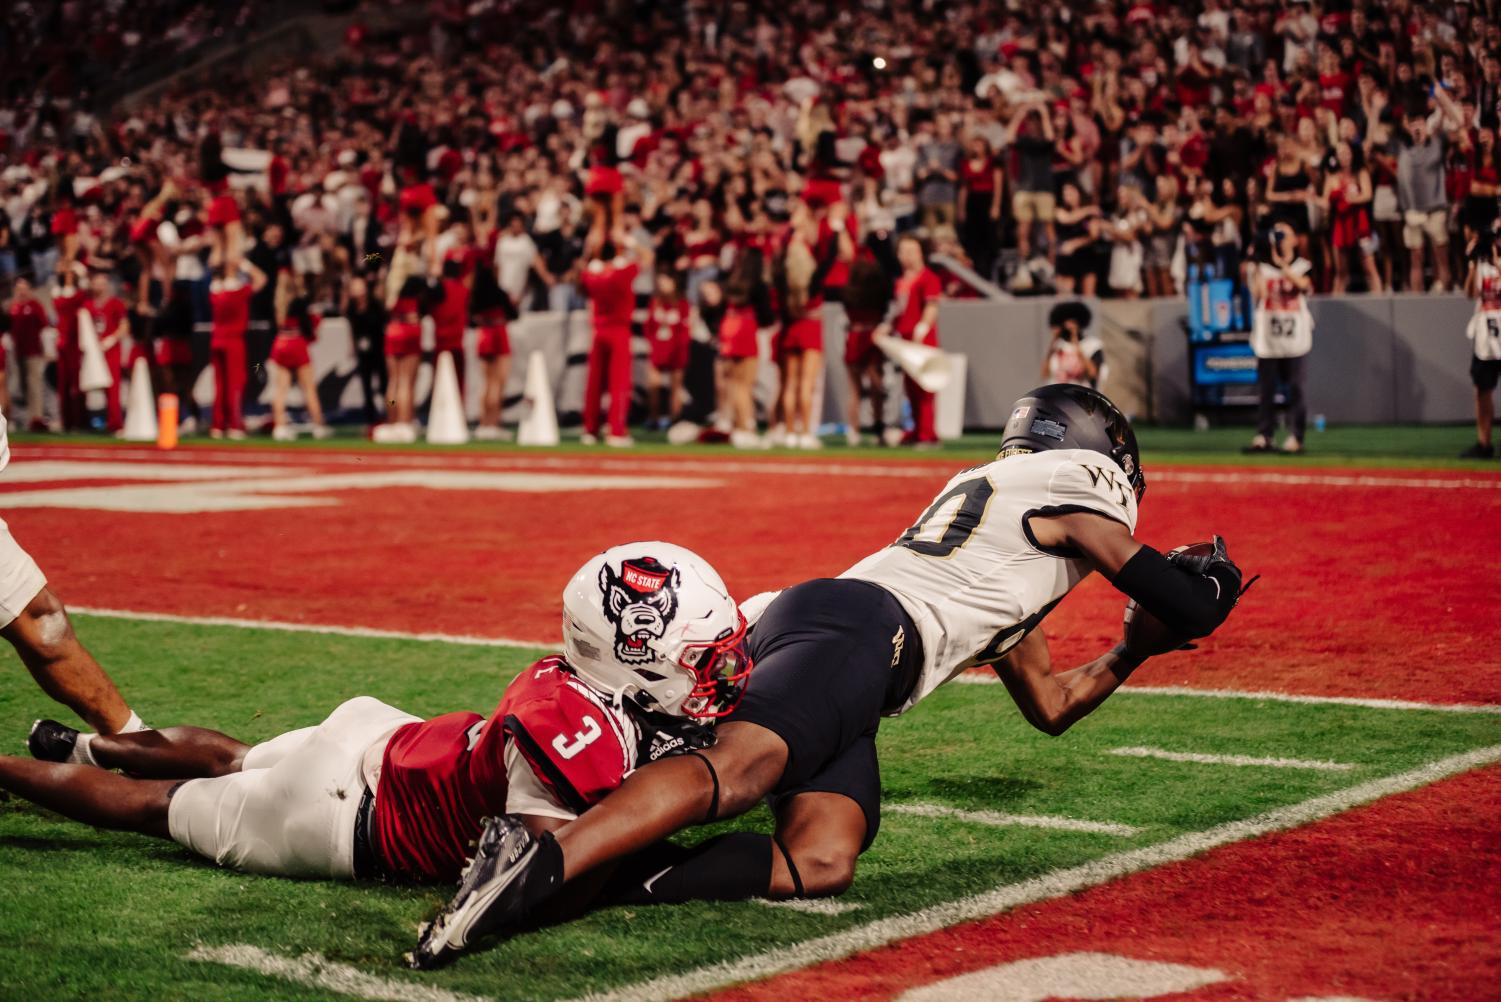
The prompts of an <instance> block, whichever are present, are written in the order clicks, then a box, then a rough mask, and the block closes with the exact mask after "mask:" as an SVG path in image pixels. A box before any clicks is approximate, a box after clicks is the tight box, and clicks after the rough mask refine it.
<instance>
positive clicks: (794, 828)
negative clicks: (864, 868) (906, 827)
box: [767, 793, 865, 898]
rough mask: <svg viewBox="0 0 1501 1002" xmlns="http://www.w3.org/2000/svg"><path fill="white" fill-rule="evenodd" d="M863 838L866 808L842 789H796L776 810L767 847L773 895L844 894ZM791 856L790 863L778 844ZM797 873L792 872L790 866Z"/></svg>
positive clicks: (849, 882)
mask: <svg viewBox="0 0 1501 1002" xmlns="http://www.w3.org/2000/svg"><path fill="white" fill-rule="evenodd" d="M864 843H865V813H864V812H863V811H861V810H860V805H859V804H857V803H855V801H853V800H851V799H850V798H849V797H846V796H845V795H844V794H842V793H800V794H798V795H797V796H795V797H793V798H791V799H790V800H788V801H787V803H786V805H785V806H783V808H782V810H781V811H780V812H778V814H777V834H776V840H775V842H774V845H773V849H772V853H771V888H770V890H769V892H768V894H767V896H768V897H771V898H792V897H802V898H818V897H829V896H832V895H835V894H843V893H844V892H845V891H847V890H849V886H850V884H851V883H853V882H854V879H855V860H856V859H858V858H859V856H860V850H861V849H862V848H863V847H864ZM776 846H780V847H781V849H782V850H785V851H786V852H787V854H789V855H790V856H791V857H792V866H790V867H789V866H788V865H787V858H786V856H784V855H783V854H782V851H780V850H778V849H777V848H776ZM794 869H795V870H796V874H797V876H796V877H795V878H794V876H793V872H794Z"/></svg>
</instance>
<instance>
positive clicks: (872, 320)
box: [844, 252, 891, 446]
mask: <svg viewBox="0 0 1501 1002" xmlns="http://www.w3.org/2000/svg"><path fill="white" fill-rule="evenodd" d="M890 306H891V278H890V277H889V276H888V275H887V274H886V271H885V269H883V268H882V267H881V263H880V262H879V261H877V260H876V258H875V255H874V254H871V253H869V252H864V253H862V254H861V255H860V257H858V258H857V259H856V260H855V263H854V264H853V265H852V266H851V267H850V280H849V284H848V285H847V286H845V290H844V312H845V314H846V315H847V316H848V317H849V331H848V333H847V334H846V335H845V339H844V371H845V374H846V375H847V376H848V378H849V399H848V404H847V406H848V407H849V415H848V420H849V427H848V428H847V429H846V430H845V440H846V441H847V442H848V443H849V444H850V445H851V446H858V445H859V444H860V405H861V402H862V401H865V400H869V401H870V413H871V420H872V421H873V422H874V425H875V434H876V441H878V442H879V441H880V440H881V433H882V431H883V430H884V427H885V422H884V420H883V418H884V416H885V415H884V411H885V407H886V387H885V385H884V382H883V380H882V378H881V376H882V373H881V369H882V365H883V362H884V361H885V356H883V355H882V354H881V349H879V348H877V347H876V345H875V341H874V340H873V338H874V336H875V331H876V328H877V327H879V326H880V325H881V321H882V320H884V319H885V317H886V311H887V310H888V309H889V308H890Z"/></svg>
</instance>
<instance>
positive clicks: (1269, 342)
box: [1246, 222, 1313, 452]
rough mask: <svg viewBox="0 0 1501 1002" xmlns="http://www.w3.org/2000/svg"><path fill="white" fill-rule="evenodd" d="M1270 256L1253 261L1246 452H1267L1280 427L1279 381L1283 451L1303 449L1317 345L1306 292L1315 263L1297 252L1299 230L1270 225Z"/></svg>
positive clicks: (1311, 286) (1281, 225)
mask: <svg viewBox="0 0 1501 1002" xmlns="http://www.w3.org/2000/svg"><path fill="white" fill-rule="evenodd" d="M1268 244H1269V246H1268V254H1267V258H1268V260H1265V261H1260V262H1257V263H1256V264H1253V265H1251V267H1250V271H1251V281H1250V285H1251V299H1252V316H1251V350H1252V351H1253V352H1255V354H1256V385H1257V389H1258V391H1259V393H1260V403H1259V405H1258V407H1257V410H1256V437H1255V438H1253V439H1251V445H1250V446H1249V448H1247V450H1246V451H1247V452H1269V451H1271V448H1272V436H1273V435H1274V434H1275V433H1276V431H1277V410H1276V397H1277V386H1278V384H1279V383H1281V384H1285V385H1286V387H1287V410H1288V425H1289V432H1290V433H1289V434H1288V436H1287V439H1286V440H1285V441H1284V442H1283V443H1282V451H1283V452H1302V451H1303V432H1304V426H1305V425H1306V424H1307V422H1308V408H1307V406H1306V404H1305V403H1304V400H1303V379H1304V375H1305V372H1304V365H1303V360H1304V358H1305V356H1307V354H1308V352H1309V351H1310V350H1312V348H1313V314H1312V313H1310V312H1309V311H1308V293H1309V292H1312V291H1313V281H1312V279H1310V278H1309V274H1310V273H1311V272H1312V271H1313V264H1312V263H1311V262H1310V261H1309V260H1308V259H1307V258H1305V257H1300V256H1299V255H1298V234H1297V232H1296V231H1295V230H1294V229H1293V228H1292V226H1291V225H1289V224H1288V223H1285V222H1279V223H1277V224H1275V225H1274V226H1273V227H1272V231H1271V236H1270V239H1269V241H1268Z"/></svg>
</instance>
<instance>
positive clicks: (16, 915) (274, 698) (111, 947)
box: [0, 616, 1498, 1002]
mask: <svg viewBox="0 0 1501 1002" xmlns="http://www.w3.org/2000/svg"><path fill="white" fill-rule="evenodd" d="M78 627H79V630H80V633H81V635H82V637H83V639H84V642H85V643H86V644H87V645H88V646H89V647H90V648H91V649H92V650H93V651H94V652H95V653H96V654H97V655H98V657H99V658H100V660H101V661H102V662H103V663H105V664H106V665H107V666H108V667H109V668H110V670H111V671H112V673H113V674H114V675H115V677H116V678H117V680H118V681H119V682H120V684H121V687H122V688H123V689H124V690H125V691H126V692H127V694H128V695H129V696H130V699H131V702H132V704H133V705H134V706H135V707H136V708H137V709H138V710H139V711H140V712H141V713H142V715H143V716H144V717H145V718H146V719H147V720H148V721H149V722H151V723H155V724H159V725H166V724H170V723H195V724H202V725H206V726H212V727H217V728H219V729H222V730H224V731H226V732H228V733H230V734H233V735H235V736H237V737H241V738H244V739H246V740H260V739H265V738H267V737H270V736H272V735H274V734H277V733H279V732H281V731H283V730H287V729H290V728H293V727H298V726H303V725H306V724H310V723H315V722H317V721H318V720H321V719H322V718H323V716H324V715H326V714H327V713H328V712H329V711H330V710H331V709H332V708H333V707H334V706H335V705H337V704H338V703H339V702H341V701H342V700H343V699H346V698H348V697H351V696H354V695H360V694H368V695H373V696H376V697H379V698H381V699H384V700H386V701H388V702H390V703H393V704H395V705H398V706H400V707H402V708H404V709H407V710H410V711H412V712H414V713H418V714H435V713H439V712H443V711H447V710H453V709H460V708H467V709H475V710H479V711H481V712H489V711H490V709H492V708H493V706H494V705H495V703H496V702H497V700H498V699H499V696H500V693H501V690H502V687H503V684H504V682H505V681H506V680H508V679H509V678H510V677H511V676H512V675H513V674H515V673H516V672H517V671H519V670H520V669H521V668H523V667H525V666H526V665H527V664H528V663H530V661H531V660H532V658H533V657H534V656H536V654H537V653H539V652H535V651H523V650H512V649H498V648H488V647H475V646H461V645H454V644H447V643H436V642H418V641H405V640H372V639H359V638H350V637H342V636H333V635H327V634H303V633H283V632H275V631H269V630H244V629H238V628H219V627H205V626H186V625H174V624H164V623H148V622H135V621H127V620H117V619H109V618H99V617H87V616H81V617H78ZM58 712H59V708H57V707H56V706H55V704H52V703H49V702H48V701H47V700H46V698H45V697H44V696H43V695H42V694H41V693H40V692H39V691H38V690H37V688H36V687H35V686H34V685H32V684H31V683H30V680H29V679H28V678H27V677H26V676H25V674H24V672H22V671H21V670H20V669H19V666H16V665H15V664H14V663H12V664H11V666H10V667H9V669H8V670H7V671H6V672H5V673H4V675H3V682H0V715H3V718H4V719H5V720H7V721H9V722H10V727H11V731H10V733H9V734H8V735H7V736H6V737H5V738H4V739H3V740H0V751H3V752H8V753H24V730H25V724H26V723H29V721H31V720H32V719H33V718H34V717H37V716H42V715H49V716H55V715H57V714H58ZM1497 730H1498V728H1497V718H1495V717H1494V716H1486V715H1462V714H1451V713H1440V712H1434V711H1397V710H1381V709H1367V708H1360V707H1352V706H1334V705H1305V704H1292V703H1279V702H1261V701H1255V700H1247V699H1210V698H1204V697H1197V696H1162V695H1123V696H1120V697H1117V698H1116V699H1113V700H1111V701H1110V702H1109V703H1107V704H1106V705H1105V706H1104V707H1103V708H1102V709H1101V710H1100V711H1099V712H1098V713H1096V714H1095V715H1093V716H1092V717H1090V718H1089V719H1088V720H1087V721H1084V722H1083V723H1081V724H1080V725H1078V726H1077V727H1076V728H1075V729H1074V730H1073V731H1071V732H1070V733H1068V734H1067V735H1065V736H1063V737H1061V738H1048V737H1045V736H1043V735H1041V734H1040V733H1038V732H1035V731H1033V730H1031V729H1030V728H1029V727H1028V726H1027V725H1026V724H1025V723H1024V722H1023V721H1022V720H1021V718H1020V716H1019V714H1018V713H1017V712H1016V711H1015V708H1014V707H1013V706H1012V704H1011V702H1010V700H1009V699H1008V698H1007V696H1006V693H1005V691H1004V690H1003V689H1002V688H1001V687H999V686H974V685H952V686H949V687H947V688H946V689H944V690H942V691H940V692H939V693H938V694H937V695H935V696H934V697H932V698H931V699H929V700H928V701H926V702H925V703H924V704H923V705H922V707H920V708H919V709H918V710H916V711H915V712H913V713H911V714H909V715H907V716H905V717H902V718H900V719H897V720H892V721H888V722H886V724H885V725H883V727H882V730H881V737H880V747H881V761H882V769H883V777H882V786H883V794H884V798H885V800H886V802H887V803H888V804H894V805H901V804H917V803H923V804H936V805H943V806H948V807H954V808H960V809H964V810H989V811H1001V812H1008V813H1013V814H1020V815H1054V816H1059V815H1061V816H1067V817H1072V818H1076V819H1082V820H1088V821H1096V822H1109V823H1114V824H1117V825H1129V826H1132V827H1134V828H1136V829H1139V831H1138V832H1137V833H1136V834H1135V835H1130V836H1122V835H1119V834H1099V833H1092V832H1074V831H1059V830H1045V829H1039V828H1033V827H1019V826H1018V827H992V826H987V825H981V824H977V823H974V822H971V821H961V820H947V819H945V820H939V819H933V818H928V817H920V816H911V815H904V814H900V813H895V812H892V811H888V812H887V814H886V815H885V818H884V820H883V823H882V830H881V835H880V838H879V839H878V840H877V842H876V844H875V846H874V847H873V849H872V850H871V851H870V852H869V853H867V854H866V855H865V856H864V857H863V858H862V860H861V864H860V871H859V876H858V878H857V880H856V883H855V887H854V888H853V889H852V890H851V891H850V892H849V893H848V894H847V895H845V896H844V897H843V898H841V899H840V902H841V903H844V904H850V905H858V906H859V907H858V908H857V909H854V910H850V911H847V912H845V913H842V914H837V915H822V914H806V913H802V912H798V911H793V910H789V909H787V908H783V907H771V906H768V905H765V904H760V903H755V902H745V903H735V904H697V905H684V906H677V907H661V908H642V909H634V910H631V909H623V908H616V909H609V910H605V911H602V912H599V913H596V914H594V915H592V916H590V917H588V918H585V919H583V920H581V921H579V922H576V923H573V924H572V925H570V926H567V927H564V928H556V929H551V930H545V931H541V932H536V933H531V934H527V935H525V936H522V937H519V938H517V939H515V940H512V941H510V942H507V943H504V944H501V945H499V946H497V947H496V948H494V949H491V950H488V951H486V952H484V953H482V954H479V955H475V956H471V957H468V958H465V959H464V960H462V961H460V962H459V963H458V964H456V965H455V966H453V967H451V968H449V969H447V970H444V971H441V972H438V973H436V974H430V975H417V974H414V973H412V972H408V971H405V970H404V969H403V968H402V967H401V962H400V957H401V954H402V952H403V951H404V950H406V949H408V948H409V947H410V946H411V944H412V942H413V940H414V937H415V930H416V926H417V923H418V922H419V921H421V920H422V919H424V918H426V917H427V916H428V915H429V914H430V913H431V912H432V911H434V910H435V909H436V908H437V906H438V905H439V904H440V903H441V902H442V901H443V900H444V899H445V898H446V896H447V891H448V888H391V887H383V886H377V887H370V886H356V885H350V884H335V883H322V882H295V881H288V880H279V879H272V878H265V877H252V876H244V875H240V874H236V873H232V872H227V871H222V870H218V869H215V868H214V867H212V866H211V865H209V864H207V863H204V862H202V861H199V860H196V859H194V858H192V857H190V856H189V855H188V854H187V853H186V852H185V851H184V850H182V849H180V848H179V847H177V846H176V845H175V844H172V843H170V842H164V841H156V840H152V839H148V838H145V837H139V836H134V835H118V834H109V833H101V832H95V831H93V830H91V829H88V828H85V827H83V826H81V825H77V824H73V823H70V822H67V821H64V820H62V819H60V818H58V817H56V816H55V815H52V814H49V813H47V812H44V811H41V810H39V809H37V808H34V807H32V806H30V805H28V804H26V803H23V802H21V801H18V800H10V801H8V802H6V803H4V804H0V874H4V889H3V893H0V901H3V902H4V904H3V905H0V951H3V956H4V957H5V960H4V961H3V962H0V997H3V998H7V999H9V998H15V999H21V998H29V999H39V998H45V999H49V1000H50V999H72V998H85V997H87V998H90V999H103V998H107V999H139V1000H151V1002H160V1000H165V999H178V998H214V999H224V1000H229V999H265V998H286V999H292V998H342V997H347V996H340V995H334V994H323V993H321V992H319V991H317V990H314V989H310V988H307V987H304V986H301V985H298V984H294V983H292V982H288V981H282V980H278V979H275V978H270V977H267V976H265V975H262V974H259V973H255V972H251V971H245V970H240V969H236V968H230V967H222V966H219V965H217V964H213V963H206V962H200V961H192V960H188V959H185V956H184V955H185V954H186V953H188V952H189V951H190V950H191V949H193V948H194V947H195V946H197V945H200V944H201V945H209V946H218V945H223V944H232V943H244V944H251V945H253V946H256V947H259V948H261V949H264V950H267V951H271V952H273V953H276V954H280V955H283V956H288V957H295V956H299V955H304V954H309V953H317V954H320V955H322V956H323V957H325V958H327V959H329V960H331V961H337V962H342V963H345V964H349V965H352V966H354V967H357V968H359V969H360V970H362V971H366V972H369V973H371V974H373V975H376V976H380V977H385V978H390V979H392V980H395V981H401V982H412V983H420V984H432V985H438V986H442V987H443V988H446V989H448V990H450V991H456V992H465V993H472V994H476V995H484V996H494V997H503V998H508V999H557V998H572V997H576V996H580V995H584V994H587V993H589V992H590V991H597V990H603V989H607V988H610V987H614V986H620V985H625V984H629V983H633V982H638V981H642V980H645V979H649V978H653V977H657V976H661V975H664V974H669V973H681V972H683V971H686V970H689V969H692V968H696V967H699V966H702V965H705V964H709V963H713V962H715V961H720V960H725V959H730V958H733V957H736V956H739V955H742V954H747V953H755V952H760V951H763V950H768V949H775V948H777V947H779V946H786V945H790V944H793V943H796V942H799V941H803V940H807V939H810V938H812V937H815V936H819V935H823V934H827V933H832V932H836V931H838V930H840V929H844V928H848V927H851V926H854V925H858V924H862V923H865V922H868V921H870V920H872V919H877V918H880V917H882V916H888V915H894V914H901V913H906V912H910V911H913V910H915V909H918V908H921V907H923V906H926V905H932V904H937V903H941V902H945V901H950V900H954V899H956V898H960V897H962V896H965V895H968V894H972V893H975V892H978V891H982V890H986V889H989V888H992V887H995V886H996V885H998V884H1001V883H1009V882H1013V881H1019V880H1023V879H1026V878H1029V877H1034V876H1037V875H1040V874H1043V873H1046V872H1048V871H1050V870H1054V869H1057V868H1061V867H1067V866H1072V865H1076V864H1080V863H1083V862H1086V861H1089V860H1092V859H1097V858H1100V857H1102V856H1106V855H1109V854H1112V853H1116V852H1119V851H1121V850H1124V849H1130V848H1136V847H1140V846H1144V845H1149V844H1153V843H1157V842H1161V841H1164V840H1166V839H1169V838H1172V837H1174V836H1177V835H1181V834H1183V833H1186V832H1192V831H1198V830H1203V829H1207V828H1210V827H1212V826H1214V825H1217V824H1220V823H1222V822H1225V821H1229V820H1233V819H1238V818H1245V817H1249V816H1252V815H1255V814H1258V813H1260V812H1262V811H1265V810H1267V809H1271V808H1275V807H1279V806H1283V805H1289V804H1293V803H1297V802H1299V801H1302V800H1305V799H1307V798H1309V797H1313V796H1316V795H1319V794H1323V793H1328V792H1331V791H1334V790H1337V789H1340V788H1343V787H1347V786H1352V785H1355V784H1358V783H1361V782H1364V781H1367V780H1370V779H1374V778H1377V777H1381V776H1386V775H1391V774H1395V773H1398V772H1401V771H1403V770H1405V769H1409V768H1412V767H1414V766H1416V765H1419V764H1422V763H1425V762H1429V761H1432V760H1435V759H1439V758H1442V757H1445V756H1448V755H1453V754H1456V753H1458V752H1462V751H1465V750H1468V749H1472V748H1476V747H1481V746H1484V745H1488V744H1493V743H1495V742H1496V740H1497ZM1123 746H1152V747H1158V748H1164V749H1169V750H1173V751H1187V752H1198V753H1210V754H1235V755H1249V756H1264V757H1272V758H1276V757H1294V758H1298V759H1312V760H1329V761H1335V762H1340V763H1347V764H1350V765H1352V766H1353V768H1351V769H1349V770H1346V771H1321V770H1312V769H1271V768H1264V767H1233V766H1226V765H1204V764H1187V763H1175V762H1166V761H1160V760H1156V759H1139V758H1125V757H1118V756H1115V755H1111V754H1108V751H1109V750H1110V749H1114V748H1119V747H1123ZM769 820H770V818H769V814H767V813H766V812H765V811H764V809H763V810H758V811H757V812H754V813H753V814H751V815H749V816H748V817H747V818H745V819H742V821H741V822H739V823H740V824H745V825H750V826H754V827H757V828H760V829H763V830H764V829H765V828H766V827H767V826H768V825H769ZM700 837H702V836H701V834H700V833H697V832H694V833H690V835H689V840H690V841H696V840H697V839H698V838H700Z"/></svg>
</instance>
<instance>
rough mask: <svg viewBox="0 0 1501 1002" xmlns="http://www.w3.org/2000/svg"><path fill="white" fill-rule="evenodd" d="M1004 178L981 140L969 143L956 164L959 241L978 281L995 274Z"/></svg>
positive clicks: (979, 138)
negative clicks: (979, 277)
mask: <svg viewBox="0 0 1501 1002" xmlns="http://www.w3.org/2000/svg"><path fill="white" fill-rule="evenodd" d="M1004 176H1005V175H1003V174H1002V173H1001V167H1000V164H999V163H997V162H996V158H995V154H994V153H993V152H992V151H991V148H990V143H989V141H987V140H986V139H985V137H984V136H975V137H973V138H972V139H970V141H969V153H968V155H967V156H965V158H964V159H963V160H962V161H961V162H960V164H959V192H960V194H959V239H960V241H961V242H963V244H964V251H965V253H967V254H968V255H969V259H970V260H971V261H973V262H974V265H975V271H977V272H979V273H980V276H981V277H982V278H986V279H989V278H991V277H992V276H993V275H994V274H995V255H996V244H997V242H998V241H999V239H1000V235H1001V233H1000V230H1001V193H1002V191H1003V190H1004V187H1005V185H1004V181H1003V178H1004Z"/></svg>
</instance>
